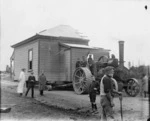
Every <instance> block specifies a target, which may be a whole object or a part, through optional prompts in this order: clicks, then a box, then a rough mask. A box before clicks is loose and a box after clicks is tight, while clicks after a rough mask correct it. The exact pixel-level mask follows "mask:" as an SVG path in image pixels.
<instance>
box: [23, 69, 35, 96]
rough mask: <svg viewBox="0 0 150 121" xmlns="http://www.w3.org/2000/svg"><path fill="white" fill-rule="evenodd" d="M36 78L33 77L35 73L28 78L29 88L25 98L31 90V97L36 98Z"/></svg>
mask: <svg viewBox="0 0 150 121" xmlns="http://www.w3.org/2000/svg"><path fill="white" fill-rule="evenodd" d="M35 82H36V80H35V76H34V75H33V72H31V75H30V76H29V77H28V86H27V91H26V94H25V96H27V94H28V92H29V90H30V89H31V91H32V92H31V96H32V98H34V85H35Z"/></svg>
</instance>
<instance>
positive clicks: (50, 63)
mask: <svg viewBox="0 0 150 121" xmlns="http://www.w3.org/2000/svg"><path fill="white" fill-rule="evenodd" d="M39 47H40V58H39V59H40V60H39V61H40V72H41V70H44V72H45V75H46V78H47V80H48V81H50V82H54V81H59V80H60V74H59V72H60V68H59V67H60V64H59V54H58V52H59V47H58V42H57V41H47V40H46V41H44V40H42V41H40V46H39Z"/></svg>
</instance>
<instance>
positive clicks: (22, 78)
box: [17, 68, 26, 96]
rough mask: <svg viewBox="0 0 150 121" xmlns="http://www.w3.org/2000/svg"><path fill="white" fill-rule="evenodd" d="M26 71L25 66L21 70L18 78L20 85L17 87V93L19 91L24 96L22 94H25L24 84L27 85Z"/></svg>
mask: <svg viewBox="0 0 150 121" xmlns="http://www.w3.org/2000/svg"><path fill="white" fill-rule="evenodd" d="M25 71H26V69H25V68H22V69H21V72H20V75H19V79H18V80H19V83H18V87H17V93H19V94H20V96H22V94H23V90H24V85H25V81H26V78H25Z"/></svg>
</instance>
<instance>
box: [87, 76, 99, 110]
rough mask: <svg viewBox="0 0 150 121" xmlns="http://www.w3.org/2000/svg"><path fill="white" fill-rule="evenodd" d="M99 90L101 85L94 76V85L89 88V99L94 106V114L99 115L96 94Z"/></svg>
mask: <svg viewBox="0 0 150 121" xmlns="http://www.w3.org/2000/svg"><path fill="white" fill-rule="evenodd" d="M98 90H99V83H98V82H97V81H96V80H95V77H94V76H92V83H91V84H90V86H89V97H90V102H91V106H92V112H94V113H97V105H96V93H97V91H98Z"/></svg>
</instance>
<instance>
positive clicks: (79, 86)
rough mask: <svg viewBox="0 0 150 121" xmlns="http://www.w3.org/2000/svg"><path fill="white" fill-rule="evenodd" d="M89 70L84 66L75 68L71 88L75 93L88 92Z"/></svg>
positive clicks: (90, 80)
mask: <svg viewBox="0 0 150 121" xmlns="http://www.w3.org/2000/svg"><path fill="white" fill-rule="evenodd" d="M91 76H92V74H91V72H90V70H89V69H88V68H86V67H80V68H77V69H76V70H75V72H74V75H73V88H74V91H75V93H77V94H84V93H88V89H89V85H90V83H91V82H92V79H91Z"/></svg>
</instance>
